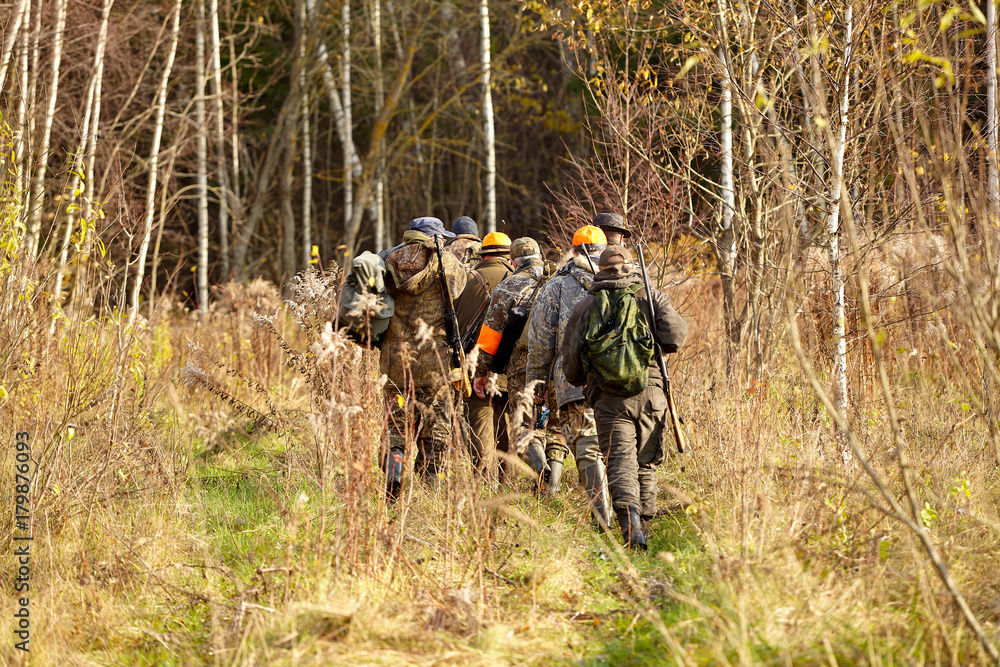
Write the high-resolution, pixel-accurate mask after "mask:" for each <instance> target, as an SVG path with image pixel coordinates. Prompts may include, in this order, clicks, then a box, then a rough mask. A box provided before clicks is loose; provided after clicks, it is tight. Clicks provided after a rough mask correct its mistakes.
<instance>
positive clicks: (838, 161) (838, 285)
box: [826, 0, 992, 458]
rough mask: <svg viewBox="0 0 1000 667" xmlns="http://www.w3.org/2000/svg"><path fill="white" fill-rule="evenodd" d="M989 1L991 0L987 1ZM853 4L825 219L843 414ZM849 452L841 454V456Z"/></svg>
mask: <svg viewBox="0 0 1000 667" xmlns="http://www.w3.org/2000/svg"><path fill="white" fill-rule="evenodd" d="M991 2H992V0H991ZM853 18H854V4H853V2H852V3H849V4H848V5H847V12H846V14H845V16H844V23H845V36H844V54H843V64H844V77H843V80H842V82H841V88H840V105H839V111H840V118H839V122H838V126H837V136H836V138H835V140H834V142H833V147H832V148H833V151H832V153H833V155H832V160H831V161H830V162H831V165H830V167H831V169H830V171H831V182H830V198H829V202H830V212H829V213H828V215H827V220H826V233H827V236H828V237H829V240H828V244H829V245H828V251H827V252H828V257H829V261H830V277H831V289H832V291H833V342H834V362H833V382H834V400H835V403H836V406H837V410H838V411H839V412H840V413H841V414H847V413H846V409H847V334H846V328H845V326H846V315H845V308H844V277H843V270H842V267H841V257H840V209H841V207H842V206H850V201H849V199H848V197H847V192H846V190H845V188H844V152H845V149H846V146H847V122H848V111H849V110H850V91H851V48H852V39H853ZM846 457H849V453H845V458H846Z"/></svg>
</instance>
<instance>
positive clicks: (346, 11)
mask: <svg viewBox="0 0 1000 667" xmlns="http://www.w3.org/2000/svg"><path fill="white" fill-rule="evenodd" d="M341 21H343V25H342V27H341V28H342V35H343V40H344V44H343V52H342V53H343V55H342V56H341V61H340V66H341V72H340V85H341V93H340V95H341V98H342V101H343V103H344V137H345V142H344V236H345V238H347V237H349V236H351V234H350V232H351V228H352V224H351V223H352V221H353V218H354V177H355V176H354V161H357V160H358V154H357V151H356V150H355V148H354V118H353V113H354V112H353V109H352V108H351V0H344V8H343V10H342V13H341ZM358 166H359V168H360V166H361V165H360V161H358ZM350 245H353V239H352V243H351V244H350ZM351 250H353V248H351Z"/></svg>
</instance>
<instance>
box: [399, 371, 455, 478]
mask: <svg viewBox="0 0 1000 667" xmlns="http://www.w3.org/2000/svg"><path fill="white" fill-rule="evenodd" d="M453 403H456V394H455V390H454V388H453V387H452V386H451V385H445V386H443V387H440V388H438V389H435V388H433V387H419V388H417V389H415V390H414V396H413V401H412V403H411V402H409V401H406V400H405V398H403V397H402V396H401V394H400V393H399V392H398V391H396V390H395V389H388V388H387V389H386V391H385V404H386V406H387V408H388V410H389V415H388V417H389V447H388V449H389V450H392V449H398V450H401V451H403V452H406V451H407V447H406V445H407V442H408V441H409V442H410V443H415V444H416V456H415V459H414V469H415V470H416V472H417V473H418V474H419V475H421V476H422V477H424V478H431V477H436V476H437V475H438V474H439V473H442V472H444V466H445V462H446V460H447V453H448V447H449V445H450V444H451V442H452V431H453V428H452V423H453V420H452V408H451V405H452V404H453ZM459 405H460V404H459ZM458 409H459V410H461V408H460V407H459V408H458ZM459 416H460V417H461V412H459ZM388 454H389V451H385V452H383V457H382V460H383V465H384V463H385V460H386V457H387V456H388Z"/></svg>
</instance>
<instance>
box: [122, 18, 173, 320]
mask: <svg viewBox="0 0 1000 667" xmlns="http://www.w3.org/2000/svg"><path fill="white" fill-rule="evenodd" d="M180 25H181V0H176V3H175V4H174V24H173V34H172V37H171V43H170V55H168V56H167V63H166V66H165V67H164V68H163V76H162V77H161V78H160V86H159V90H158V91H157V95H156V124H155V125H154V127H153V145H152V148H150V151H149V186H148V188H147V190H146V214H145V217H144V219H143V226H142V243H141V244H140V246H139V256H138V260H137V261H138V266H137V267H136V273H135V282H134V284H133V285H132V299H131V301H132V303H131V313H130V314H129V320H128V321H129V326H132V325H134V324H135V318H136V316H137V315H138V314H139V291H140V289H141V288H142V278H143V274H144V273H145V271H146V253H147V252H148V251H149V237H150V233H151V232H152V231H153V214H154V211H155V202H156V177H157V174H158V169H159V159H160V140H161V139H162V138H163V117H164V116H165V115H166V110H167V83H168V82H169V81H170V70H172V69H173V67H174V59H175V58H176V56H177V38H178V35H179V34H180ZM123 284H125V285H127V284H128V270H127V267H126V273H125V282H124V283H123Z"/></svg>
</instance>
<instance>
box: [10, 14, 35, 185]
mask: <svg viewBox="0 0 1000 667" xmlns="http://www.w3.org/2000/svg"><path fill="white" fill-rule="evenodd" d="M24 11H25V12H27V14H28V15H29V16H30V14H31V0H28V5H27V7H25V10H24ZM39 15H41V12H40V11H39ZM29 41H30V31H28V30H25V31H23V32H22V33H21V48H20V53H19V54H18V72H17V83H18V86H20V88H21V94H20V95H18V96H17V97H18V99H17V133H16V136H15V141H16V143H15V145H14V191H15V192H17V193H20V192H22V191H23V190H24V176H25V171H26V169H25V166H24V161H25V159H26V153H27V146H28V95H27V87H28V50H29V48H30V47H29V46H28V44H29Z"/></svg>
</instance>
